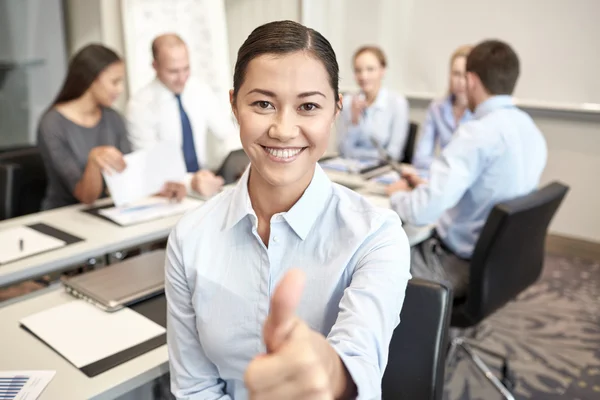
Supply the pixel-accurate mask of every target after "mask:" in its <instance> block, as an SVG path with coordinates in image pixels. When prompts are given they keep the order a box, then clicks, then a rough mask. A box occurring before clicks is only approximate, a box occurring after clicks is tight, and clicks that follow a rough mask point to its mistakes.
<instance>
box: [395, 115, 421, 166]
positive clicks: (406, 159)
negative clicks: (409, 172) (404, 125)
mask: <svg viewBox="0 0 600 400" xmlns="http://www.w3.org/2000/svg"><path fill="white" fill-rule="evenodd" d="M418 131H419V124H417V123H416V122H411V123H410V124H409V126H408V137H407V138H406V144H405V145H404V150H403V152H402V157H401V159H400V160H399V161H400V162H401V163H405V164H412V159H413V155H414V154H415V143H416V142H417V132H418Z"/></svg>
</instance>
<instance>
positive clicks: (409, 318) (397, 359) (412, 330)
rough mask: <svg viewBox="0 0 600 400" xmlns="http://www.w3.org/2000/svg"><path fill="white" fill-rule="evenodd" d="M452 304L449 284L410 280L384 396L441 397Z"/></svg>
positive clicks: (422, 399)
mask: <svg viewBox="0 0 600 400" xmlns="http://www.w3.org/2000/svg"><path fill="white" fill-rule="evenodd" d="M451 304H452V292H451V291H450V289H448V288H447V287H445V286H443V285H441V284H439V283H435V282H430V281H426V280H423V279H417V278H414V279H411V280H410V281H409V282H408V286H407V288H406V297H405V299H404V306H403V307H402V312H401V314H400V325H398V327H397V328H396V330H395V331H394V334H393V336H392V340H391V343H390V353H389V359H388V365H387V368H386V370H385V374H384V375H383V380H382V384H381V391H382V398H383V399H384V400H385V399H390V400H396V399H419V400H439V399H441V398H442V394H443V389H444V371H445V361H446V350H447V348H448V347H447V344H448V342H447V340H448V327H449V324H450V309H451Z"/></svg>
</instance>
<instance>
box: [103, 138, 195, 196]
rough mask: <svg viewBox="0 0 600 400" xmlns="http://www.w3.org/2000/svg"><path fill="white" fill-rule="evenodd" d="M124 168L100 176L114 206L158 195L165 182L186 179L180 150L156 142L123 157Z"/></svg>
mask: <svg viewBox="0 0 600 400" xmlns="http://www.w3.org/2000/svg"><path fill="white" fill-rule="evenodd" d="M124 159H125V163H126V164H127V167H126V168H125V170H123V172H121V173H112V174H107V173H104V174H103V175H104V180H105V181H106V185H107V186H108V189H109V191H110V194H111V197H112V199H113V201H114V202H115V205H117V206H123V205H126V204H131V203H133V202H135V201H137V200H140V199H143V198H145V197H148V196H150V195H154V194H156V193H158V192H160V191H161V189H162V188H163V186H164V184H165V183H166V182H169V181H171V182H183V181H184V180H185V176H186V168H185V161H184V159H183V153H182V152H181V147H180V146H178V145H177V144H176V143H174V142H168V141H164V142H160V143H157V144H156V145H154V146H153V147H150V148H148V149H144V150H138V151H134V152H133V153H130V154H127V155H125V156H124Z"/></svg>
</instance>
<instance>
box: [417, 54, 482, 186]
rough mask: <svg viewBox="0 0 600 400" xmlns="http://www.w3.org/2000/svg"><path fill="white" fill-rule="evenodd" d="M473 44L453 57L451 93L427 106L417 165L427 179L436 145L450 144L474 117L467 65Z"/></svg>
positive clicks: (451, 60)
mask: <svg viewBox="0 0 600 400" xmlns="http://www.w3.org/2000/svg"><path fill="white" fill-rule="evenodd" d="M469 51H471V46H461V47H459V48H458V49H456V50H455V51H454V53H453V54H452V57H450V85H449V90H448V92H449V94H448V96H446V97H444V98H442V99H438V100H434V101H432V102H431V104H430V105H429V108H428V109H427V115H426V116H425V122H424V123H423V125H422V127H421V132H420V135H419V141H418V142H417V145H416V146H415V154H414V157H413V162H412V163H413V165H414V167H415V168H416V169H417V171H418V172H419V175H421V176H422V177H424V178H427V177H428V176H429V167H430V166H431V162H432V161H433V159H434V157H435V152H436V145H437V146H439V147H440V149H443V148H444V147H446V146H447V145H448V143H450V140H451V139H452V136H453V134H454V131H456V129H457V128H458V126H459V125H461V124H463V123H465V122H467V121H469V120H470V119H471V118H472V114H471V111H469V109H468V107H467V95H466V88H465V86H466V80H465V73H466V71H465V66H466V63H467V56H468V55H469Z"/></svg>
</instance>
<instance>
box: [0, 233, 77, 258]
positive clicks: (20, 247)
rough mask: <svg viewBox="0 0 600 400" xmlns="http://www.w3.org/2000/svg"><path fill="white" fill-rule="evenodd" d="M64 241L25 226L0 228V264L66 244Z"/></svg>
mask: <svg viewBox="0 0 600 400" xmlns="http://www.w3.org/2000/svg"><path fill="white" fill-rule="evenodd" d="M66 244H67V243H66V242H65V241H63V240H60V239H57V238H55V237H54V236H50V235H46V234H45V233H42V232H38V231H36V230H35V229H31V228H29V227H27V226H17V227H14V228H7V229H2V230H0V264H6V263H9V262H11V261H15V260H18V259H20V258H24V257H28V256H31V255H34V254H37V253H42V252H44V251H48V250H53V249H57V248H59V247H63V246H66Z"/></svg>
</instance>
